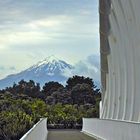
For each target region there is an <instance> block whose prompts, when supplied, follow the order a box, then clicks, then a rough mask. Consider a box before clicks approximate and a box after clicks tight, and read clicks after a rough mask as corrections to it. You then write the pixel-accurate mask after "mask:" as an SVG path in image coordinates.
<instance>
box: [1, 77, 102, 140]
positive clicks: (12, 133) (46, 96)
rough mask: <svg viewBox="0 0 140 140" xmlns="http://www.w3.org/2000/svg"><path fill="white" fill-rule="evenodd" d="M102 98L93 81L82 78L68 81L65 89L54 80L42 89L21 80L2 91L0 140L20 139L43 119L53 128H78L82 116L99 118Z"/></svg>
mask: <svg viewBox="0 0 140 140" xmlns="http://www.w3.org/2000/svg"><path fill="white" fill-rule="evenodd" d="M100 96H101V94H100V92H99V89H97V88H96V86H95V85H94V83H93V81H92V79H90V78H85V77H81V76H74V77H72V78H69V79H68V81H67V85H66V86H65V87H64V86H63V85H61V84H60V83H58V82H53V81H52V82H48V83H46V84H45V85H44V86H43V88H42V89H41V88H40V85H39V84H38V83H35V82H34V81H32V80H30V81H29V82H26V81H24V80H21V81H20V82H19V83H18V84H14V85H13V87H9V88H6V89H5V90H2V91H0V140H17V139H20V138H21V136H23V134H25V133H26V132H27V131H28V130H29V129H30V128H31V127H32V126H33V125H34V124H35V123H36V122H37V121H39V119H40V118H42V117H47V118H48V126H50V127H51V128H77V127H78V126H80V125H81V124H82V118H83V117H87V118H91V117H92V118H93V117H96V118H97V117H98V116H99V101H100V98H101V97H100ZM52 124H53V125H52Z"/></svg>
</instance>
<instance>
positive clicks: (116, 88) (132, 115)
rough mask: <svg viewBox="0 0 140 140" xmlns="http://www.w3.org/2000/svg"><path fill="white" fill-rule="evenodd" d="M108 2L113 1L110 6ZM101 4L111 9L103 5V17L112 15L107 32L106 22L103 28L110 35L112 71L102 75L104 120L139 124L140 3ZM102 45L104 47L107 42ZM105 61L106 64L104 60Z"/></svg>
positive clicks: (117, 1) (128, 0) (125, 0)
mask: <svg viewBox="0 0 140 140" xmlns="http://www.w3.org/2000/svg"><path fill="white" fill-rule="evenodd" d="M107 2H110V5H109V6H108V5H107V4H106V3H107ZM100 3H101V4H102V3H103V4H104V5H105V6H108V8H107V9H106V8H104V7H103V6H102V7H101V9H100V12H101V11H103V12H104V13H100V14H101V17H102V16H106V17H107V16H108V18H106V19H107V20H108V21H106V23H107V24H109V25H108V26H109V28H108V29H107V30H105V29H104V28H106V26H105V25H102V23H101V26H102V27H100V28H101V29H102V30H103V29H104V30H103V32H107V33H106V34H105V35H106V38H107V40H108V43H109V53H108V54H106V58H107V65H106V67H108V68H107V69H108V71H106V72H105V73H103V74H102V77H105V78H104V79H103V78H102V80H103V81H105V82H104V83H105V85H103V89H104V90H103V94H104V98H103V109H102V114H101V118H103V119H117V120H127V121H135V122H139V121H140V101H139V100H140V15H139V14H140V0H104V2H103V0H100ZM102 8H103V10H102ZM105 12H106V13H105ZM102 30H101V32H102ZM101 38H104V36H102V34H101ZM101 45H102V46H101V47H103V42H101ZM105 45H106V44H105ZM104 47H108V46H104ZM101 49H102V48H101ZM101 61H103V62H104V58H101ZM102 67H103V68H102V69H103V70H104V66H102ZM104 75H105V76H104Z"/></svg>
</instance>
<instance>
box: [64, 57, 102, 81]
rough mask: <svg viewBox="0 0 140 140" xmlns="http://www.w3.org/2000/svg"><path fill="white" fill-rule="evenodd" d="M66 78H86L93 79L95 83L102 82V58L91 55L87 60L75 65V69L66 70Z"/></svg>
mask: <svg viewBox="0 0 140 140" xmlns="http://www.w3.org/2000/svg"><path fill="white" fill-rule="evenodd" d="M64 75H65V76H67V77H71V76H74V75H80V76H86V77H90V78H92V79H93V80H94V81H95V82H97V83H99V82H100V57H99V56H98V55H90V56H88V57H87V58H86V59H84V60H81V61H79V62H78V63H76V64H75V65H74V69H73V70H72V71H71V70H66V71H65V73H64Z"/></svg>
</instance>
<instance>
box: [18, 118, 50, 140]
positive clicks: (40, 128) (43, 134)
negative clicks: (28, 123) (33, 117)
mask: <svg viewBox="0 0 140 140" xmlns="http://www.w3.org/2000/svg"><path fill="white" fill-rule="evenodd" d="M47 135H48V130H47V118H44V119H41V120H40V121H39V122H38V123H37V124H35V125H34V126H33V128H31V129H30V130H29V131H28V132H27V133H26V134H25V135H24V136H23V137H22V138H21V139H20V140H47Z"/></svg>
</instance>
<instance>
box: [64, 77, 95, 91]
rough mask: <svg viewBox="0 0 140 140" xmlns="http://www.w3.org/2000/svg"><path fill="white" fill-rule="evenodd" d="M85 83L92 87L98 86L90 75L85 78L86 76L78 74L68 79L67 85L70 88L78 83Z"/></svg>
mask: <svg viewBox="0 0 140 140" xmlns="http://www.w3.org/2000/svg"><path fill="white" fill-rule="evenodd" d="M83 83H85V84H88V85H89V86H90V87H92V88H96V86H95V85H94V82H93V81H92V79H91V78H89V77H86V78H85V77H84V76H77V75H75V76H73V77H72V78H69V79H68V80H67V85H66V87H67V88H68V89H72V88H73V87H74V86H76V85H77V84H83Z"/></svg>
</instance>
